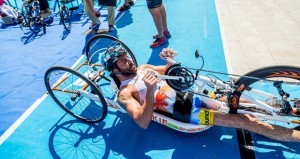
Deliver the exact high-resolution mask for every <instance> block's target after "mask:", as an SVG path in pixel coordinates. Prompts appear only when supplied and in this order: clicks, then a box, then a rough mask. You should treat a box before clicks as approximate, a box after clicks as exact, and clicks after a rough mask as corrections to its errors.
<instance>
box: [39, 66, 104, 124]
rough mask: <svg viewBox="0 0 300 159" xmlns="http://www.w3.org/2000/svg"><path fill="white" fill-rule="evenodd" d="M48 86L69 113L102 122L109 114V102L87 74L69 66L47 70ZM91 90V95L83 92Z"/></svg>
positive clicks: (54, 97) (84, 119) (79, 117)
mask: <svg viewBox="0 0 300 159" xmlns="http://www.w3.org/2000/svg"><path fill="white" fill-rule="evenodd" d="M44 81H45V85H46V88H47V90H48V92H49V94H50V96H51V97H52V98H53V100H54V101H55V102H56V103H57V104H58V105H59V106H60V107H61V108H62V109H64V110H65V111H66V112H67V113H69V114H70V115H72V116H74V117H75V118H77V119H80V120H82V121H85V122H91V123H94V122H100V121H102V120H103V119H104V118H105V117H106V115H107V104H106V101H105V99H104V97H103V96H102V94H101V93H100V90H99V89H98V87H97V86H96V85H95V84H94V83H93V82H91V81H90V80H88V79H87V78H86V77H85V76H83V75H82V74H80V73H78V72H77V71H75V70H72V69H70V68H67V67H62V66H55V67H51V68H50V69H48V70H47V71H46V74H45V77H44ZM81 90H84V91H85V92H89V93H88V94H89V97H87V95H84V93H82V92H81Z"/></svg>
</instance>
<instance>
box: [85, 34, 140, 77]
mask: <svg viewBox="0 0 300 159" xmlns="http://www.w3.org/2000/svg"><path fill="white" fill-rule="evenodd" d="M113 43H119V44H120V45H121V46H122V47H123V48H124V49H125V50H126V51H127V55H128V57H129V58H131V60H132V61H133V62H134V63H135V65H136V66H138V64H137V61H136V59H135V56H134V55H133V53H132V51H131V50H130V49H129V48H128V46H127V45H126V44H125V43H123V42H122V41H121V40H119V39H117V38H115V37H113V36H110V35H106V34H98V35H95V36H93V37H92V38H91V39H90V40H89V41H88V43H87V45H86V57H87V60H88V63H89V64H90V65H93V64H99V65H101V56H102V55H103V53H105V51H106V50H107V49H108V48H109V47H110V46H111V45H112V44H113ZM101 68H103V67H101ZM97 70H98V69H97V67H93V68H92V69H90V71H91V72H93V71H97ZM103 78H104V79H106V80H108V81H110V77H109V76H104V77H103Z"/></svg>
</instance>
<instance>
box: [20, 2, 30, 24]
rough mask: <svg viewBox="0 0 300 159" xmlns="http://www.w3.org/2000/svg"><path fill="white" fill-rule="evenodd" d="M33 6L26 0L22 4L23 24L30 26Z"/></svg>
mask: <svg viewBox="0 0 300 159" xmlns="http://www.w3.org/2000/svg"><path fill="white" fill-rule="evenodd" d="M31 11H32V6H31V5H30V4H28V3H27V2H26V1H25V2H24V3H23V4H22V16H23V26H26V27H27V26H29V21H30V17H31Z"/></svg>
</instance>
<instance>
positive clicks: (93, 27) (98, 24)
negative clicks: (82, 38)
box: [89, 22, 101, 30]
mask: <svg viewBox="0 0 300 159" xmlns="http://www.w3.org/2000/svg"><path fill="white" fill-rule="evenodd" d="M100 24H101V23H100V22H99V23H92V24H91V25H90V27H89V29H92V30H98V29H99V27H100Z"/></svg>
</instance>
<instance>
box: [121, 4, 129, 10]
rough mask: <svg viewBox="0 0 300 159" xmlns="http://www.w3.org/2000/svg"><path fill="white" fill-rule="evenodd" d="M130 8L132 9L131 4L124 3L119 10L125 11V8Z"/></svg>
mask: <svg viewBox="0 0 300 159" xmlns="http://www.w3.org/2000/svg"><path fill="white" fill-rule="evenodd" d="M128 9H130V5H129V6H126V5H125V4H124V5H123V6H122V7H120V8H119V9H118V11H125V10H128Z"/></svg>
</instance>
